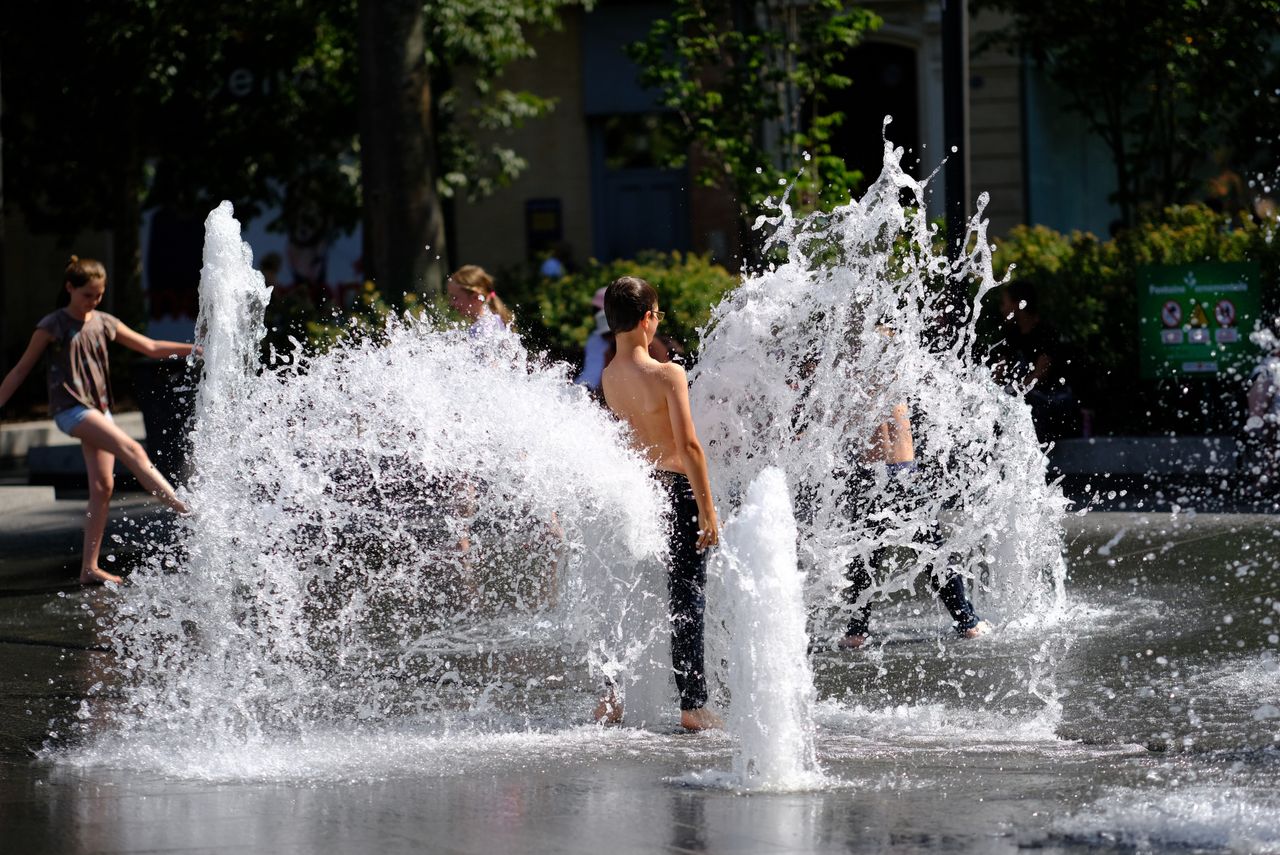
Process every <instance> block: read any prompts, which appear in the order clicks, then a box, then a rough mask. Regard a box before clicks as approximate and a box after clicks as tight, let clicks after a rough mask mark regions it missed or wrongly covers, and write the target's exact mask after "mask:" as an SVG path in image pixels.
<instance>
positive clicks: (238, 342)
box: [98, 203, 674, 763]
mask: <svg viewBox="0 0 1280 855" xmlns="http://www.w3.org/2000/svg"><path fill="white" fill-rule="evenodd" d="M266 299H267V291H266V289H265V287H264V285H263V282H262V277H261V274H260V273H258V272H257V271H255V270H253V268H252V265H251V257H250V252H249V249H248V247H247V246H246V245H245V244H243V242H242V241H241V240H240V234H239V224H238V223H236V221H235V220H234V218H233V217H232V211H231V207H230V205H229V204H226V203H224V204H223V205H221V206H220V207H219V208H218V209H216V210H215V211H214V212H213V213H211V214H210V215H209V218H208V220H207V222H206V244H205V266H204V270H203V273H202V280H201V313H200V318H199V321H198V334H199V343H200V344H201V345H202V346H203V348H204V359H205V366H204V377H203V380H202V383H201V388H200V394H199V397H198V401H197V410H196V420H195V427H194V431H193V436H192V439H193V445H194V448H195V452H194V469H195V473H196V474H195V475H194V477H193V478H192V480H191V482H190V483H189V484H188V485H187V487H186V491H185V498H186V499H187V501H188V502H189V503H190V504H191V506H192V507H193V508H195V516H194V517H193V518H192V519H190V520H187V521H185V522H184V529H185V530H184V532H183V536H182V538H181V539H180V546H179V547H178V548H175V549H172V550H169V551H167V552H162V553H160V554H157V555H156V556H154V557H153V559H152V560H151V561H150V562H149V563H148V565H147V566H146V567H144V568H143V569H142V570H141V571H140V572H138V573H136V574H135V575H134V577H133V582H134V585H133V587H132V590H131V591H130V592H129V594H128V596H127V597H125V598H123V600H122V601H121V603H120V604H119V607H118V614H117V615H116V616H115V618H114V626H113V627H112V629H111V636H112V640H113V644H114V646H115V649H116V651H117V654H118V657H119V661H120V662H121V663H122V664H121V671H122V672H123V673H122V674H121V675H120V677H121V679H122V681H123V684H124V685H123V692H124V697H123V700H122V701H121V702H119V703H116V704H114V705H113V706H114V710H113V714H112V716H111V717H110V718H111V730H112V732H111V733H110V734H109V736H107V737H104V739H102V740H100V741H99V745H98V748H99V749H100V750H102V751H104V752H106V753H108V754H109V755H110V756H115V757H120V756H123V755H125V754H128V752H130V751H132V750H134V749H135V748H136V749H137V751H138V752H139V753H138V757H144V755H145V754H146V753H147V752H154V745H153V743H158V744H160V745H161V746H163V747H162V749H161V750H162V751H167V752H170V753H177V754H179V755H181V753H182V752H184V751H192V750H195V749H197V748H198V749H200V750H202V751H203V752H204V753H205V754H206V755H208V754H209V749H211V748H212V749H213V750H215V751H216V750H217V748H218V747H219V746H224V747H227V748H228V749H230V747H231V746H241V745H243V744H245V743H246V742H247V743H249V744H251V745H252V744H262V745H271V744H278V742H279V741H280V740H287V739H297V738H304V737H306V736H307V735H308V734H310V733H318V732H331V731H332V730H333V729H334V728H335V726H337V727H338V728H350V732H351V733H356V732H358V731H360V730H361V729H362V728H369V729H377V728H380V727H385V726H388V724H392V723H401V724H403V723H404V722H406V721H411V722H419V723H420V725H421V726H422V728H423V729H424V731H427V732H429V731H430V730H431V728H432V727H435V726H439V727H443V728H445V729H448V728H456V727H485V726H496V727H499V728H500V729H501V728H502V727H512V726H515V727H522V726H524V727H528V726H537V724H538V722H539V720H540V719H539V716H547V717H548V718H549V719H550V720H552V721H555V722H556V723H557V724H563V723H564V722H565V721H566V720H568V721H584V720H586V717H587V713H588V711H589V709H590V706H591V699H592V698H593V696H594V693H595V687H596V684H597V683H598V681H600V680H601V679H603V678H605V677H606V676H607V677H610V678H613V679H614V680H617V681H620V682H621V683H622V684H623V685H624V686H626V687H628V688H632V689H633V691H632V692H631V696H630V697H629V698H628V702H629V705H630V706H631V707H632V708H633V709H634V710H635V713H636V715H637V717H640V718H644V717H646V716H647V717H649V718H651V719H656V718H657V716H658V715H659V714H660V712H659V710H657V709H649V710H646V709H645V705H646V704H645V697H646V696H648V697H652V698H654V699H661V698H662V695H663V693H662V691H661V689H665V688H666V685H667V684H666V680H668V679H669V665H668V666H667V670H666V671H664V672H663V673H662V674H661V677H662V684H661V687H660V689H658V690H653V689H647V688H646V687H644V686H639V685H628V684H635V683H636V682H637V681H638V680H639V679H640V677H641V676H644V675H648V674H653V673H655V670H656V669H654V668H653V667H651V665H650V663H652V662H655V661H661V660H662V659H664V658H665V657H664V655H663V645H664V644H665V629H666V628H665V622H664V621H663V620H661V619H660V618H661V617H662V615H664V614H665V612H664V610H663V609H661V608H659V609H658V610H657V617H656V618H655V616H654V611H655V610H654V607H653V605H652V604H653V603H654V602H664V601H665V598H664V597H662V596H661V595H662V594H663V593H665V592H664V590H663V589H664V587H665V586H663V585H661V584H659V583H660V582H661V577H660V575H659V574H656V573H654V572H653V568H654V567H655V566H656V564H657V561H658V560H659V558H660V556H661V554H662V551H663V549H664V544H665V538H664V530H663V529H664V526H663V520H662V504H661V500H660V495H659V492H658V491H657V489H656V488H655V485H654V484H653V482H652V480H651V477H650V468H649V467H648V466H647V465H646V464H645V462H644V461H643V459H642V458H641V457H640V456H639V455H637V454H636V453H635V452H633V451H631V450H630V449H629V447H628V445H627V442H626V438H625V436H624V433H623V430H622V428H621V426H620V425H619V424H618V423H617V422H616V421H614V420H613V419H611V418H609V417H608V416H607V414H606V413H605V412H604V411H603V410H601V408H600V407H598V406H597V405H595V404H594V403H593V402H592V401H591V400H590V399H589V398H588V397H587V395H586V394H585V393H584V392H583V391H582V390H581V389H580V388H578V387H575V386H573V385H572V384H570V383H569V382H568V380H567V377H566V376H565V369H564V367H563V366H545V365H541V364H537V363H535V362H533V361H531V359H530V357H529V356H528V354H527V353H526V352H525V351H524V349H523V348H522V347H521V346H520V344H519V341H518V340H517V339H516V338H515V337H514V336H510V335H501V336H495V337H491V338H488V339H485V340H483V341H473V340H471V339H469V338H468V337H467V335H466V334H465V333H464V332H462V331H459V330H451V329H441V328H438V327H437V326H435V325H432V324H430V323H427V322H414V321H405V322H401V323H394V324H392V325H391V327H390V329H389V330H388V331H387V334H386V336H385V339H383V340H380V341H376V342H375V341H368V340H366V341H352V342H349V343H347V344H345V345H344V346H341V347H338V348H335V349H334V350H332V351H330V352H328V353H326V354H323V355H318V356H315V357H312V358H310V359H307V360H305V361H302V362H299V363H297V364H294V365H286V366H281V367H278V368H275V369H265V370H264V369H263V368H262V367H261V366H260V365H259V363H258V347H259V341H260V339H261V336H262V332H263V330H262V309H263V305H264V303H265V301H266ZM633 665H634V666H636V667H634V668H633V667H632V666H633ZM646 693H647V694H646ZM663 700H665V703H664V704H662V707H663V709H662V710H661V712H665V713H666V714H668V715H670V714H671V712H670V711H671V710H673V709H674V705H673V704H672V703H671V701H670V699H669V698H665V699H663ZM650 706H651V707H656V706H657V700H654V701H653V702H652V703H651V704H650ZM343 750H344V749H343V748H342V747H341V746H339V745H335V747H334V751H335V753H342V752H343ZM140 762H144V763H145V762H146V761H145V759H143V760H141V761H140Z"/></svg>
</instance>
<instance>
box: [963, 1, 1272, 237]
mask: <svg viewBox="0 0 1280 855" xmlns="http://www.w3.org/2000/svg"><path fill="white" fill-rule="evenodd" d="M974 5H975V7H976V8H986V9H994V10H998V11H1003V12H1007V13H1008V14H1009V16H1010V22H1009V24H1008V26H1007V27H1005V28H1003V29H1002V30H1001V31H1000V32H998V33H997V34H996V35H995V38H994V39H993V40H992V42H993V43H996V44H1002V45H1005V46H1009V47H1012V48H1013V49H1015V50H1021V51H1023V52H1024V53H1025V55H1026V56H1027V57H1028V58H1029V59H1030V60H1031V61H1032V62H1034V63H1036V64H1037V65H1038V66H1039V67H1040V68H1041V69H1043V70H1044V72H1045V74H1046V75H1047V76H1048V78H1049V80H1050V81H1051V82H1052V83H1053V84H1055V85H1056V86H1057V87H1058V88H1060V89H1061V90H1062V92H1064V93H1065V95H1066V97H1067V98H1068V104H1069V108H1070V109H1071V110H1072V111H1074V112H1075V113H1077V114H1079V115H1080V116H1081V117H1082V118H1083V119H1084V120H1085V122H1086V124H1087V126H1088V128H1089V130H1090V131H1092V132H1093V133H1095V134H1097V135H1098V137H1099V138H1100V139H1101V140H1102V141H1103V142H1104V143H1105V144H1106V146H1107V148H1108V149H1109V150H1110V153H1111V158H1112V161H1113V163H1114V166H1115V175H1116V192H1115V194H1114V197H1113V201H1114V202H1115V203H1116V204H1117V205H1118V206H1119V208H1120V213H1121V219H1122V220H1123V221H1124V223H1125V224H1126V225H1129V224H1132V223H1133V222H1134V221H1135V219H1137V218H1139V217H1140V216H1141V215H1142V214H1143V213H1145V212H1154V211H1160V210H1163V209H1164V208H1165V207H1167V206H1168V205H1172V204H1176V203H1180V202H1185V201H1188V200H1189V199H1190V198H1192V196H1193V195H1194V192H1195V190H1196V188H1197V186H1198V185H1199V184H1200V182H1201V181H1202V180H1203V179H1204V178H1205V177H1207V176H1205V175H1204V174H1203V173H1204V170H1205V168H1206V167H1207V166H1208V165H1209V160H1210V155H1211V154H1212V153H1214V152H1220V153H1228V152H1229V153H1230V159H1231V161H1232V162H1234V163H1236V164H1239V165H1247V164H1251V163H1253V164H1256V163H1259V162H1260V161H1261V162H1268V161H1269V163H1271V164H1274V163H1275V162H1276V156H1277V155H1278V154H1280V148H1278V144H1277V140H1276V138H1275V135H1274V133H1273V132H1274V131H1275V130H1277V127H1276V124H1275V119H1274V116H1275V114H1276V111H1277V106H1280V93H1275V92H1273V91H1268V90H1265V89H1263V88H1262V86H1263V85H1272V84H1274V83H1275V81H1276V76H1277V68H1278V66H1280V53H1278V52H1277V49H1276V44H1277V39H1280V0H1213V2H1208V0H1176V1H1175V2H1170V0H1124V2H1115V0H1077V2H1074V3H1042V2H1037V0H976V2H975V4H974ZM1268 80H1270V81H1271V83H1270V84H1268V83H1266V81H1268ZM1268 131H1270V132H1272V133H1271V136H1270V138H1266V134H1267V133H1268ZM1220 159H1221V158H1220Z"/></svg>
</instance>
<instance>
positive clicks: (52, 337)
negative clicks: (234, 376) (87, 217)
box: [0, 255, 193, 585]
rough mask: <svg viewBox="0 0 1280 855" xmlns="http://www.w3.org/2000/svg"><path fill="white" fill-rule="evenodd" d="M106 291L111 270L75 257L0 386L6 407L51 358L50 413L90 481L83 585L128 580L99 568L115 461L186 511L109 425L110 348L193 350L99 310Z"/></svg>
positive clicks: (140, 453)
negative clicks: (55, 305)
mask: <svg viewBox="0 0 1280 855" xmlns="http://www.w3.org/2000/svg"><path fill="white" fill-rule="evenodd" d="M106 290H107V272H106V268H104V267H103V266H102V263H101V262H99V261H95V260H94V259H91V258H83V259H82V258H78V257H77V256H74V255H73V256H71V258H70V260H69V261H68V263H67V267H66V270H65V271H64V272H63V282H62V291H61V292H60V294H59V305H60V306H61V308H59V309H58V310H57V311H54V312H52V313H50V314H48V315H45V316H44V317H43V318H41V319H40V321H39V323H37V324H36V331H35V332H34V333H33V334H32V336H31V342H30V344H28V345H27V350H26V352H25V353H23V354H22V358H21V359H19V360H18V363H17V364H16V365H15V366H14V367H13V369H12V370H11V371H10V372H9V373H8V375H7V376H6V377H5V378H4V381H3V382H2V383H0V406H4V404H5V403H7V402H8V400H9V399H10V398H11V397H12V396H13V393H14V391H16V390H17V388H18V386H19V385H21V384H22V381H23V380H25V379H26V378H27V375H28V374H30V373H31V369H32V368H34V367H35V364H36V362H37V361H39V359H40V357H41V356H42V355H43V354H45V353H46V352H47V353H48V355H49V360H48V378H47V381H48V389H49V413H50V415H51V416H52V417H53V420H54V422H55V423H56V424H57V426H58V429H59V430H61V431H62V432H63V433H65V434H67V435H68V436H72V437H75V438H76V439H78V440H80V447H81V451H82V452H83V454H84V462H85V468H86V470H87V471H88V475H89V508H88V512H87V513H86V515H85V526H84V548H83V552H82V555H81V561H80V584H82V585H95V584H102V583H103V582H113V583H115V584H120V583H121V582H122V581H123V580H122V579H121V578H120V577H119V576H117V575H115V574H113V573H108V572H107V571H105V570H103V569H102V568H101V567H99V566H98V557H99V551H100V548H101V546H102V536H103V532H104V531H105V530H106V525H107V510H108V508H109V506H110V503H111V494H112V492H113V491H114V489H115V475H114V470H115V461H116V458H117V457H119V458H120V460H121V462H122V463H124V465H125V466H126V467H128V469H129V471H130V472H132V473H133V475H134V477H135V478H137V479H138V483H139V484H141V485H142V487H143V489H145V490H146V491H147V492H149V493H151V495H153V496H156V497H157V498H159V499H160V501H162V502H164V503H165V504H166V505H168V506H169V507H170V508H172V509H173V510H175V511H177V512H178V513H180V514H186V513H188V512H189V511H188V508H187V506H186V505H185V504H184V503H183V502H182V501H181V500H180V499H179V498H178V497H177V496H176V495H175V494H174V491H173V487H172V486H170V484H169V482H168V481H166V480H165V477H164V476H163V475H161V474H160V471H159V470H157V469H156V467H155V465H154V464H152V462H151V459H150V458H149V457H148V456H147V452H146V450H145V449H143V447H142V445H141V444H139V443H138V442H137V441H136V440H135V439H133V437H131V436H129V435H128V434H126V433H125V432H124V431H122V430H121V429H120V428H119V427H117V426H116V424H115V422H114V421H112V418H111V407H112V404H113V403H114V400H113V398H112V394H111V368H110V363H109V361H108V354H107V343H108V342H110V341H116V342H119V343H120V344H122V345H124V346H125V347H127V348H129V349H130V350H133V351H136V352H137V353H140V354H142V355H143V356H147V357H151V358H153V359H162V358H165V357H170V356H188V355H190V354H191V352H192V350H193V345H190V344H186V343H183V342H176V341H155V340H154V339H150V338H147V337H146V336H144V335H141V334H139V333H136V332H134V331H133V330H131V329H130V328H129V327H127V326H125V325H124V324H123V323H121V322H120V320H119V319H117V318H116V317H114V316H113V315H109V314H107V313H106V312H103V311H99V310H98V304H99V303H100V302H102V295H103V294H104V293H106Z"/></svg>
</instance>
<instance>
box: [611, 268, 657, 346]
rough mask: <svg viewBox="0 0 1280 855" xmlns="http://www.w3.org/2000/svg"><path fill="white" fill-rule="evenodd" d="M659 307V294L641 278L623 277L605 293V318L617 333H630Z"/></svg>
mask: <svg viewBox="0 0 1280 855" xmlns="http://www.w3.org/2000/svg"><path fill="white" fill-rule="evenodd" d="M657 307H658V292H657V291H655V290H653V286H652V285H650V284H649V283H648V282H646V281H644V280H643V279H641V278H640V277H639V276H621V277H619V278H617V279H615V280H613V281H612V282H610V283H609V287H608V288H606V289H605V291H604V317H605V320H607V321H608V322H609V329H610V330H612V331H613V332H615V333H623V332H630V331H631V330H633V329H635V328H636V325H637V324H639V323H640V321H642V320H643V319H644V316H645V313H646V312H652V311H653V310H654V309H656V308H657Z"/></svg>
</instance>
